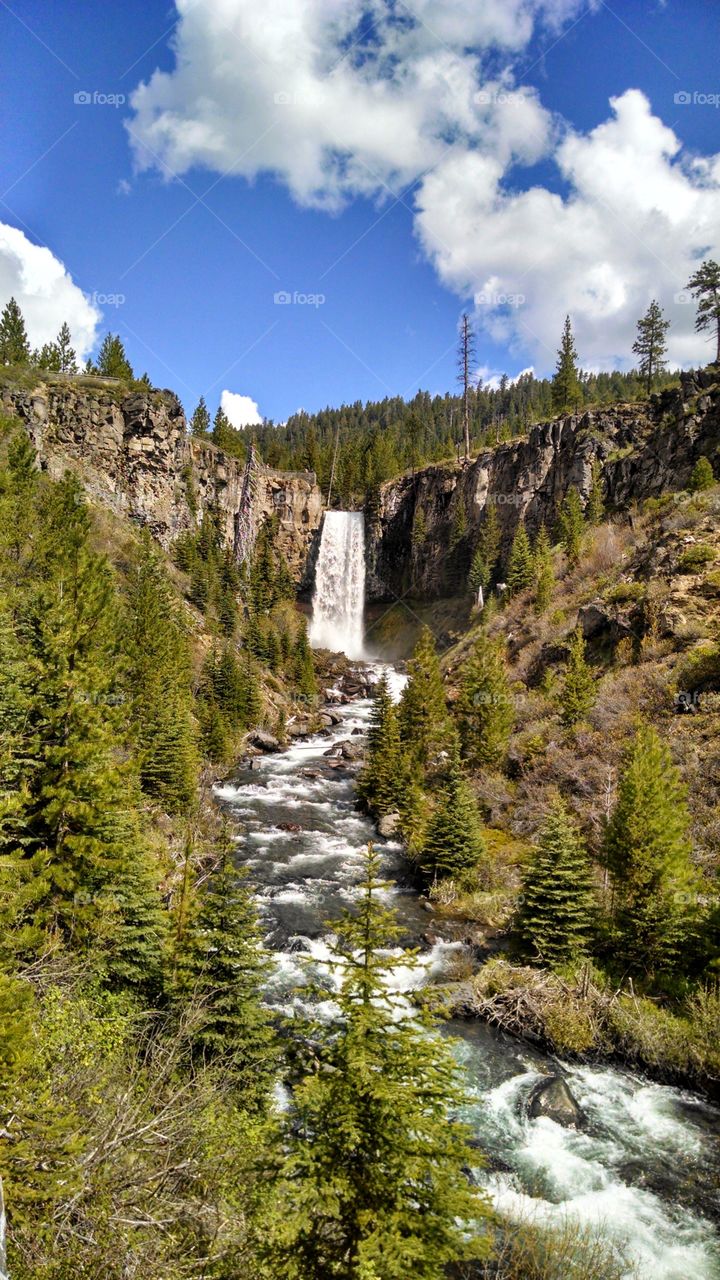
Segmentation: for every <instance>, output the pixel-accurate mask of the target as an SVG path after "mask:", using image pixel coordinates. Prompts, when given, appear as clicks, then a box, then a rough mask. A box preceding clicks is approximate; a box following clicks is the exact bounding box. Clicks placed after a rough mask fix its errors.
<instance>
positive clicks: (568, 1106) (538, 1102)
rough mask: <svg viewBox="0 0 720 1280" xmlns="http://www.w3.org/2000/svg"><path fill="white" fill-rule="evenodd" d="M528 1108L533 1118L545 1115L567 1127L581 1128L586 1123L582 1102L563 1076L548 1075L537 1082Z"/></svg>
mask: <svg viewBox="0 0 720 1280" xmlns="http://www.w3.org/2000/svg"><path fill="white" fill-rule="evenodd" d="M527 1110H528V1115H529V1116H530V1119H531V1120H537V1119H538V1118H539V1117H541V1116H545V1117H546V1119H548V1120H554V1121H555V1123H556V1124H562V1125H565V1127H566V1128H572V1129H579V1128H581V1127H582V1125H583V1124H584V1123H585V1116H584V1115H583V1112H582V1109H581V1107H580V1104H579V1103H578V1102H576V1100H575V1098H574V1097H573V1095H572V1094H571V1092H570V1090H569V1088H568V1086H567V1084H566V1083H565V1081H564V1080H563V1078H562V1076H548V1077H547V1078H546V1079H545V1080H541V1081H540V1082H539V1083H538V1084H536V1085H535V1087H534V1088H533V1090H532V1093H531V1094H530V1097H529V1098H528V1108H527Z"/></svg>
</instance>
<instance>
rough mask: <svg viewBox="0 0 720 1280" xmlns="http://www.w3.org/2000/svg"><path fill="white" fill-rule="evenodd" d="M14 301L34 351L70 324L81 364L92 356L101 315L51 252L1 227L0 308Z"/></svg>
mask: <svg viewBox="0 0 720 1280" xmlns="http://www.w3.org/2000/svg"><path fill="white" fill-rule="evenodd" d="M10 298H15V300H16V302H17V303H18V304H19V306H20V309H21V311H22V313H23V315H24V317H25V324H26V327H27V331H28V337H29V339H30V345H31V346H33V347H40V346H42V345H43V343H45V342H52V341H53V339H54V338H56V337H57V334H58V330H59V329H60V326H61V325H62V323H63V321H67V323H68V325H69V326H70V332H71V334H72V339H73V345H74V347H75V350H76V351H77V354H78V356H79V357H80V358H81V359H85V357H86V356H87V355H88V354H89V352H90V351H91V350H92V347H93V346H94V343H95V334H96V330H97V326H98V324H99V323H100V320H101V315H100V312H99V311H98V309H97V307H96V306H94V305H93V303H92V302H91V301H90V300H89V299H87V298H86V297H85V294H84V293H83V292H82V290H81V289H79V288H78V286H77V285H76V284H75V283H74V282H73V280H72V278H71V276H70V275H69V273H68V271H67V270H66V268H65V267H64V266H63V264H62V262H60V261H59V259H58V258H56V257H55V255H54V254H53V253H51V252H50V250H49V249H46V248H44V247H43V246H42V245H37V244H33V242H32V240H28V238H27V236H26V235H24V233H23V232H22V231H19V230H18V229H17V227H11V226H8V225H7V224H6V223H4V222H0V306H4V305H5V304H6V303H7V302H8V301H9V300H10Z"/></svg>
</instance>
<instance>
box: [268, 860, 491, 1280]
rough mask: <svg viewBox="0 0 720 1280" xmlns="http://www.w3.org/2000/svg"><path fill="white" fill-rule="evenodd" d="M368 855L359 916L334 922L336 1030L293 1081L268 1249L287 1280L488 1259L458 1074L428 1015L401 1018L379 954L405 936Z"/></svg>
mask: <svg viewBox="0 0 720 1280" xmlns="http://www.w3.org/2000/svg"><path fill="white" fill-rule="evenodd" d="M385 887H386V886H385V885H383V883H382V882H381V881H380V880H379V863H378V858H377V855H376V854H374V853H373V852H372V850H370V851H369V853H368V859H367V864H366V878H365V881H364V883H363V884H362V885H361V886H360V888H361V895H362V896H361V899H360V903H359V908H358V914H357V915H356V916H355V917H350V916H346V917H345V918H344V919H343V920H341V921H340V922H339V924H338V925H336V933H337V943H336V945H335V947H334V953H333V956H332V959H331V963H332V964H333V965H334V966H335V967H336V969H337V972H338V974H339V976H340V979H341V983H342V986H341V989H340V992H339V994H338V996H337V1003H338V1005H339V1010H340V1020H339V1025H338V1024H337V1023H333V1024H332V1025H330V1026H328V1025H327V1024H322V1025H321V1026H319V1027H318V1028H317V1029H316V1031H315V1032H314V1037H313V1038H314V1040H315V1044H316V1047H315V1046H314V1047H315V1053H316V1054H317V1055H318V1056H319V1058H320V1063H321V1068H322V1069H321V1070H316V1069H313V1070H312V1071H311V1072H310V1073H309V1074H307V1075H306V1076H305V1077H304V1078H303V1079H301V1080H300V1082H299V1083H298V1084H297V1085H296V1087H295V1089H294V1092H293V1096H292V1102H291V1105H290V1109H289V1111H288V1113H287V1116H286V1118H285V1121H284V1125H283V1130H284V1133H283V1148H282V1156H281V1157H280V1159H279V1162H278V1169H277V1174H276V1176H275V1178H274V1180H273V1184H272V1189H271V1196H270V1199H269V1203H268V1206H267V1227H266V1230H265V1232H264V1235H263V1238H264V1244H263V1246H262V1248H263V1253H264V1255H265V1257H266V1260H267V1261H268V1264H269V1272H270V1274H272V1275H274V1276H283V1278H284V1280H319V1277H321V1276H323V1277H328V1280H330V1277H333V1276H336V1277H338V1278H339V1277H347V1278H348V1280H350V1278H351V1277H352V1278H353V1280H355V1278H357V1280H379V1278H380V1277H382V1280H409V1277H410V1276H412V1277H413V1280H442V1277H444V1276H446V1275H447V1267H448V1265H449V1264H450V1263H452V1262H458V1261H460V1260H462V1259H469V1258H472V1259H480V1258H482V1257H484V1256H486V1254H487V1251H488V1240H487V1238H486V1234H485V1227H484V1225H483V1223H484V1219H485V1217H486V1215H487V1213H488V1207H487V1204H486V1201H485V1198H484V1196H483V1195H482V1193H480V1192H478V1191H477V1190H476V1188H475V1187H474V1186H473V1185H472V1183H471V1181H470V1180H469V1179H468V1178H467V1176H466V1172H465V1171H466V1169H467V1168H468V1167H472V1166H473V1165H476V1164H477V1162H478V1159H477V1155H476V1154H475V1153H473V1152H471V1151H470V1150H469V1149H468V1146H467V1133H466V1131H465V1130H464V1128H463V1127H462V1126H461V1125H459V1124H458V1123H457V1121H455V1120H454V1119H451V1115H450V1113H451V1110H454V1109H456V1108H457V1107H458V1104H459V1102H460V1094H459V1092H458V1086H457V1077H456V1069H455V1066H454V1063H453V1059H452V1055H451V1054H450V1052H449V1049H448V1047H447V1046H446V1045H445V1044H444V1043H443V1042H442V1041H441V1040H440V1038H439V1037H438V1036H437V1035H436V1034H435V1033H434V1030H433V1028H432V1026H431V1024H430V1023H429V1021H428V1018H427V1017H425V1018H422V1017H420V1016H418V1017H415V1016H413V1017H409V1016H407V1014H406V1013H405V1016H403V1013H402V1010H401V1008H400V1003H401V1002H400V1000H399V998H398V996H397V994H396V993H395V992H393V991H392V989H391V986H390V983H389V982H388V977H387V974H386V966H387V958H386V955H384V954H383V952H385V951H386V949H387V948H388V947H389V946H392V945H393V944H394V943H395V942H396V940H397V937H398V928H397V925H396V924H395V921H394V918H393V916H392V914H391V913H390V912H388V911H387V910H386V908H385V907H383V906H382V904H381V893H382V890H383V889H384V888H385Z"/></svg>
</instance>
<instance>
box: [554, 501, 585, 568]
mask: <svg viewBox="0 0 720 1280" xmlns="http://www.w3.org/2000/svg"><path fill="white" fill-rule="evenodd" d="M558 532H559V535H560V541H561V543H562V546H563V550H564V551H565V554H566V556H567V558H568V563H569V564H570V565H573V566H574V565H577V564H579V562H580V558H581V556H582V553H583V547H584V545H585V517H584V515H583V509H582V502H581V501H580V494H579V493H578V491H577V489H575V488H571V489H568V491H567V494H566V495H565V500H564V502H563V504H562V507H561V508H560V516H559V519H558Z"/></svg>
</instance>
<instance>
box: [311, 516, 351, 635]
mask: <svg viewBox="0 0 720 1280" xmlns="http://www.w3.org/2000/svg"><path fill="white" fill-rule="evenodd" d="M364 606H365V517H364V515H363V513H362V511H327V512H326V513H325V520H324V521H323V528H322V537H321V540H320V554H319V556H318V562H317V568H316V570H315V593H314V595H313V616H312V624H311V627H310V643H311V644H312V645H313V646H314V647H315V648H316V649H332V650H333V652H336V653H345V654H347V656H348V658H362V657H363V611H364Z"/></svg>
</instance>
